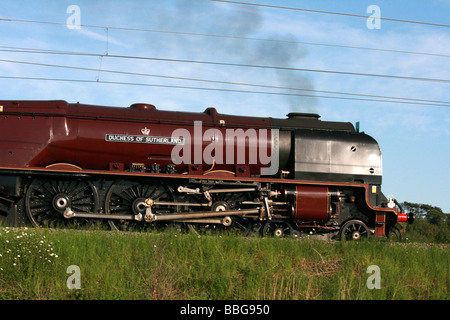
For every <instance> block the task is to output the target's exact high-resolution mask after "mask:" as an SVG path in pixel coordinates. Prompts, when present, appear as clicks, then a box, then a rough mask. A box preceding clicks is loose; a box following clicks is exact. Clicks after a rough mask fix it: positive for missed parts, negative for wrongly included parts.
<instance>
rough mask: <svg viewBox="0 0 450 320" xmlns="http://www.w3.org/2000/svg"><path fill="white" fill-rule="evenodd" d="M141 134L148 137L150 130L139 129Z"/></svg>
mask: <svg viewBox="0 0 450 320" xmlns="http://www.w3.org/2000/svg"><path fill="white" fill-rule="evenodd" d="M141 133H142V134H143V135H146V136H148V135H149V134H150V129H149V128H147V127H145V128H143V129H141Z"/></svg>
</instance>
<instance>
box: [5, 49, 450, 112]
mask: <svg viewBox="0 0 450 320" xmlns="http://www.w3.org/2000/svg"><path fill="white" fill-rule="evenodd" d="M0 47H1V46H0ZM8 48H10V49H12V48H13V47H8ZM1 50H2V49H0V51H1ZM22 50H23V51H22ZM13 51H14V52H22V53H23V52H26V53H50V54H77V55H78V54H79V55H85V54H86V53H80V52H65V51H55V50H49V49H45V50H42V49H36V48H14V50H13ZM89 55H94V56H100V57H101V58H103V57H111V56H109V55H107V54H93V53H91V54H89ZM0 61H1V62H12V63H23V64H32V65H38V66H44V67H56V68H66V69H78V70H85V71H96V72H97V73H98V74H97V80H98V79H99V76H100V73H101V72H106V73H118V74H126V75H134V76H145V77H155V78H164V79H171V80H183V81H197V82H207V83H214V84H225V85H237V86H248V87H259V88H264V89H279V90H294V91H308V92H316V93H325V94H338V95H348V96H357V97H368V98H381V99H392V100H403V101H416V102H422V103H432V104H449V103H450V102H447V101H440V100H430V99H417V98H405V97H393V96H385V95H374V94H363V93H355V92H339V91H329V90H317V89H309V88H296V87H287V86H275V85H268V84H254V83H244V82H236V81H234V82H232V81H223V80H213V79H200V78H192V77H180V76H169V75H160V74H149V73H135V72H127V71H119V70H104V69H101V67H100V68H99V69H94V68H87V67H78V66H67V65H55V64H47V63H45V64H44V63H36V62H27V61H16V60H1V59H0Z"/></svg>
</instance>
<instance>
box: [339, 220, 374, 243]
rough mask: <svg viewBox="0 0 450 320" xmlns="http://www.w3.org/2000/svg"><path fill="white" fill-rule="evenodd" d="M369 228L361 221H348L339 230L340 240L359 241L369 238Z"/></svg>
mask: <svg viewBox="0 0 450 320" xmlns="http://www.w3.org/2000/svg"><path fill="white" fill-rule="evenodd" d="M369 234H370V231H369V227H367V225H366V224H365V223H364V222H363V221H361V220H350V221H347V222H346V223H344V225H343V226H342V228H341V239H342V240H361V239H368V238H369Z"/></svg>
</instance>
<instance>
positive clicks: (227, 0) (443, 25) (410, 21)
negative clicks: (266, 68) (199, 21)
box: [211, 0, 450, 28]
mask: <svg viewBox="0 0 450 320" xmlns="http://www.w3.org/2000/svg"><path fill="white" fill-rule="evenodd" d="M211 1H215V2H224V3H230V4H239V5H247V6H258V7H266V8H274V9H284V10H296V11H304V12H313V13H323V14H333V15H340V16H347V17H356V18H365V19H367V18H369V16H366V15H362V14H355V13H347V12H336V11H325V10H316V9H306V8H296V7H286V6H279V5H270V4H262V3H250V2H242V1H231V0H211ZM373 19H379V20H386V21H394V22H404V23H414V24H422V25H428V26H435V27H446V28H450V25H448V24H443V23H434V22H426V21H415V20H406V19H396V18H385V17H373Z"/></svg>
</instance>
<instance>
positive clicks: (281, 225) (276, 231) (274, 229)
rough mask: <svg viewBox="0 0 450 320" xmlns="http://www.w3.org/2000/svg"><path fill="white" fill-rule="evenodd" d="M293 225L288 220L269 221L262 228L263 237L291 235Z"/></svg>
mask: <svg viewBox="0 0 450 320" xmlns="http://www.w3.org/2000/svg"><path fill="white" fill-rule="evenodd" d="M292 230H293V229H292V226H291V225H290V224H289V223H287V222H286V221H276V220H275V221H267V222H266V223H265V225H264V228H263V230H262V235H263V237H276V238H282V237H289V236H290V235H291V233H292Z"/></svg>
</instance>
